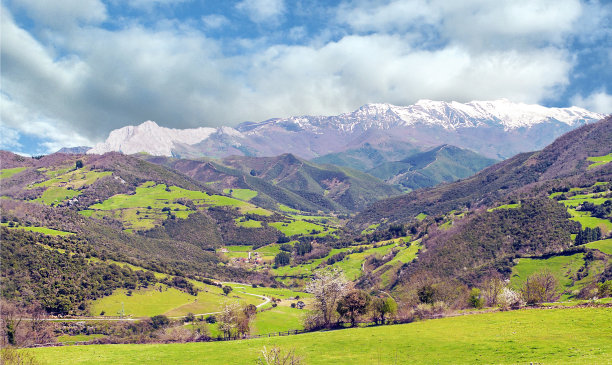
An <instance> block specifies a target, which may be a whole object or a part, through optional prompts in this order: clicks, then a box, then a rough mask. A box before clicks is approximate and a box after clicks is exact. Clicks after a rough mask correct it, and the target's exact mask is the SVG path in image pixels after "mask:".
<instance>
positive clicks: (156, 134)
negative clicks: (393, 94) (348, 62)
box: [88, 99, 604, 167]
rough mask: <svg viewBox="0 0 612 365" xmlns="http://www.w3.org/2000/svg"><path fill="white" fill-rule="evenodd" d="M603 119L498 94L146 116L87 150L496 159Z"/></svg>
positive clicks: (182, 155)
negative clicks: (331, 109) (303, 112)
mask: <svg viewBox="0 0 612 365" xmlns="http://www.w3.org/2000/svg"><path fill="white" fill-rule="evenodd" d="M603 117H604V116H603V115H602V114H598V113H593V112H589V111H587V110H585V109H582V108H578V107H571V108H547V107H543V106H540V105H528V104H521V103H513V102H510V101H508V100H505V99H502V100H496V101H473V102H470V103H465V104H463V103H458V102H450V103H449V102H443V101H431V100H420V101H418V102H417V103H416V104H414V105H410V106H395V105H391V104H367V105H364V106H362V107H361V108H359V109H357V110H355V111H353V112H350V113H345V114H340V115H336V116H295V117H289V118H277V119H270V120H266V121H263V122H259V123H253V122H245V123H242V124H240V125H238V126H236V127H235V128H233V127H227V126H224V127H219V128H196V129H184V130H180V129H171V128H164V127H160V126H158V125H157V124H156V123H155V122H152V121H147V122H144V123H142V124H141V125H138V126H127V127H123V128H120V129H117V130H114V131H112V132H111V133H110V135H109V136H108V138H107V139H106V141H105V142H102V143H99V144H97V145H96V146H94V147H93V148H92V149H90V150H89V151H88V153H92V154H102V153H106V152H111V151H118V152H123V153H126V154H133V153H138V152H146V153H149V154H151V155H156V156H173V157H179V158H198V157H202V156H208V157H227V156H231V155H242V156H257V157H269V156H277V155H281V154H283V153H291V154H294V155H296V156H298V157H301V158H305V159H312V158H321V157H322V156H325V155H328V154H332V153H342V152H346V151H350V150H355V149H359V148H363V147H364V146H370V147H372V148H374V149H376V150H379V151H382V153H384V154H391V155H393V154H396V155H399V158H397V159H395V160H401V159H402V158H405V157H407V155H406V154H403V155H402V153H401V152H402V151H424V150H427V149H431V148H433V147H436V146H439V145H442V144H449V145H453V146H457V147H461V148H467V149H470V150H472V151H474V152H477V153H479V154H481V155H484V156H485V157H488V158H493V159H498V160H501V159H505V158H508V157H511V156H514V155H515V154H517V153H519V152H526V151H533V150H538V149H541V148H543V147H544V146H546V145H547V144H549V143H550V142H552V141H553V140H554V139H555V138H556V137H558V136H560V135H561V134H563V133H565V132H567V131H569V130H571V129H574V128H576V127H578V126H580V125H584V124H586V123H589V122H594V121H596V120H599V119H601V118H603ZM371 167H373V166H371Z"/></svg>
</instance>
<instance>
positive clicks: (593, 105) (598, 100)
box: [571, 90, 612, 114]
mask: <svg viewBox="0 0 612 365" xmlns="http://www.w3.org/2000/svg"><path fill="white" fill-rule="evenodd" d="M571 102H572V104H574V105H576V106H579V107H582V108H585V109H587V110H591V111H594V112H597V113H602V114H612V95H610V94H608V93H606V92H605V91H603V90H600V91H596V92H593V93H591V94H590V95H588V96H586V97H583V96H582V95H574V97H573V98H572V100H571Z"/></svg>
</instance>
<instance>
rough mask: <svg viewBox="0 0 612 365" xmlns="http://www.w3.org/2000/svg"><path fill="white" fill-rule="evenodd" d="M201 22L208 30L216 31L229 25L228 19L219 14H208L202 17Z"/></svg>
mask: <svg viewBox="0 0 612 365" xmlns="http://www.w3.org/2000/svg"><path fill="white" fill-rule="evenodd" d="M202 22H203V23H204V25H205V26H206V27H207V28H209V29H217V28H221V27H223V26H226V25H228V24H229V19H227V18H226V17H224V16H223V15H219V14H210V15H205V16H203V17H202Z"/></svg>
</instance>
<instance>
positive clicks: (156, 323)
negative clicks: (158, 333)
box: [151, 314, 170, 329]
mask: <svg viewBox="0 0 612 365" xmlns="http://www.w3.org/2000/svg"><path fill="white" fill-rule="evenodd" d="M169 324H170V319H169V318H168V317H166V316H164V315H163V314H158V315H156V316H153V317H151V326H153V328H154V329H159V328H164V327H166V326H168V325H169Z"/></svg>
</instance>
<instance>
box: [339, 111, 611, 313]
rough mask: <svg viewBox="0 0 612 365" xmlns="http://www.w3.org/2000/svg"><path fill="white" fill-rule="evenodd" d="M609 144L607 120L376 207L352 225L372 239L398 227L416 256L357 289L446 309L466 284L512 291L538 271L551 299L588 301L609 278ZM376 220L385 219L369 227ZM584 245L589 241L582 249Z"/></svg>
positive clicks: (377, 273) (373, 275)
mask: <svg viewBox="0 0 612 365" xmlns="http://www.w3.org/2000/svg"><path fill="white" fill-rule="evenodd" d="M610 140H612V119H610V118H608V119H606V120H602V121H600V122H598V123H595V124H592V125H589V126H585V127H581V128H579V129H577V130H575V131H572V132H569V133H567V134H566V135H564V136H562V137H561V138H559V139H558V140H556V141H555V142H554V143H553V144H551V145H550V146H548V147H546V148H545V149H544V150H542V151H539V152H534V153H530V154H522V155H519V156H516V157H515V158H512V159H510V160H508V161H504V162H501V163H499V164H496V165H494V166H491V167H489V168H487V169H485V170H484V171H482V172H481V173H479V174H477V175H475V176H474V177H472V178H469V179H466V180H463V181H459V182H455V183H451V184H446V185H442V186H440V187H436V188H432V189H427V190H424V191H419V192H413V193H409V194H407V195H405V196H401V197H398V198H392V199H388V200H386V201H383V202H380V203H376V204H374V206H373V207H371V208H368V209H367V210H365V211H364V212H362V213H360V214H359V215H358V216H357V217H356V218H355V220H354V221H353V222H351V223H352V224H354V225H356V226H358V227H359V226H361V227H364V226H365V225H366V224H369V227H378V226H380V228H377V230H378V231H380V230H384V229H386V228H385V227H394V226H397V224H402V225H403V226H404V227H406V230H407V231H410V232H411V233H412V234H413V235H414V236H413V237H418V238H420V243H421V245H422V249H421V250H420V251H419V252H418V254H417V258H416V259H415V260H413V261H412V262H410V263H408V264H407V265H403V266H402V265H398V264H390V263H389V264H384V265H383V266H381V268H379V269H376V270H374V271H372V272H370V273H368V275H366V276H364V277H362V278H361V279H360V283H361V284H360V285H361V286H362V287H364V288H366V287H372V286H374V287H376V286H379V287H383V288H386V289H387V290H394V291H395V292H396V293H397V295H398V296H400V297H406V298H415V296H416V294H415V293H417V292H419V290H422V289H423V288H425V287H428V288H432V289H431V290H432V291H431V292H432V293H433V294H432V295H433V298H434V299H433V300H443V301H444V302H446V303H449V302H450V303H453V302H454V301H455V300H459V299H458V298H459V297H457V294H456V293H457V292H460V291H461V290H460V288H461V287H462V286H463V285H467V286H469V287H473V286H479V285H483V282H484V281H485V280H486V279H487V278H491V277H501V278H504V279H511V278H512V281H511V282H512V283H513V285H514V286H515V288H517V289H518V286H519V285H520V284H519V283H522V282H523V281H524V279H525V277H526V275H527V273H534V272H536V271H537V269H538V268H539V269H540V270H543V269H547V270H550V271H551V272H552V273H553V274H554V275H555V277H557V279H558V280H559V287H558V288H557V290H558V291H557V295H558V296H562V297H563V298H569V297H588V295H590V294H589V293H591V292H592V291H593V290H594V289H593V288H595V287H596V283H597V282H603V281H606V280H609V278H610V277H611V275H612V274H611V273H612V261H611V259H610V255H609V253H607V249H606V247H607V246H606V241H605V238H607V237H608V236H609V235H610V232H611V230H612V229H611V228H612V212H611V211H610V208H609V207H610V206H612V193H611V189H612V165H610V164H609V163H607V162H606V161H609V158H608V157H607V156H608V154H609V153H610V149H611V146H610V144H609V143H608V142H609V141H610ZM373 217H381V218H383V219H381V220H374V219H371V220H366V219H367V218H373ZM387 219H388V220H387ZM364 220H365V221H364ZM374 223H376V224H374ZM391 223H394V224H391ZM595 229H597V232H598V233H597V234H594V233H591V232H594V231H593V230H595ZM374 233H376V231H374ZM374 233H372V234H374ZM587 234H588V235H589V236H585V235H587ZM577 237H583V238H580V241H579V239H578V238H577ZM586 237H588V238H586ZM598 240H604V241H601V242H600V241H598ZM589 241H596V242H594V243H592V244H589V245H586V246H585V245H584V243H587V242H589ZM519 278H520V280H519ZM521 280H522V281H521ZM454 291H455V294H452V292H454Z"/></svg>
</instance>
